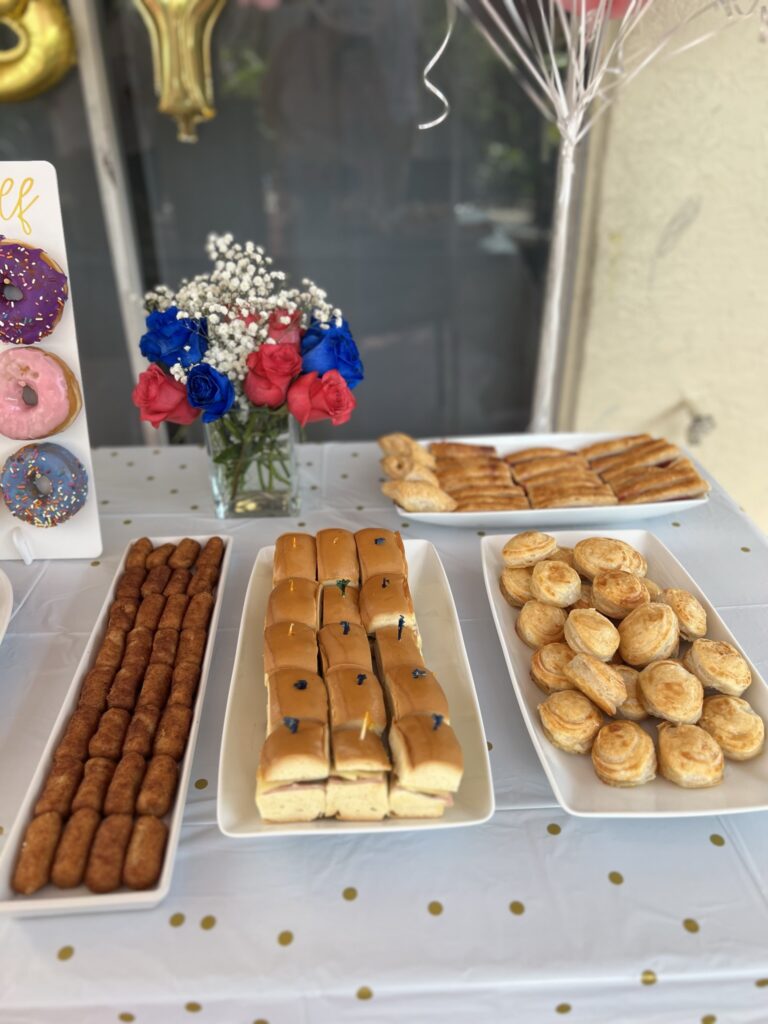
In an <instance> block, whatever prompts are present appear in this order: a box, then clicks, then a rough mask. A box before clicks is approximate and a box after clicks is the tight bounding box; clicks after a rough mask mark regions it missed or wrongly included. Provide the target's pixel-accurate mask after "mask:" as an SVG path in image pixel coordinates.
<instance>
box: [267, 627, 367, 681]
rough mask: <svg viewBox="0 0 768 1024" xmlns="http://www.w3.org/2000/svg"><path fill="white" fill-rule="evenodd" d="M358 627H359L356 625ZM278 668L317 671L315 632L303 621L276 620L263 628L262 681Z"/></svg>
mask: <svg viewBox="0 0 768 1024" xmlns="http://www.w3.org/2000/svg"><path fill="white" fill-rule="evenodd" d="M358 628H359V627H358ZM278 668H298V669H303V670H304V671H305V672H317V633H315V631H314V629H310V627H309V626H306V625H305V624H304V623H303V622H276V623H274V625H272V626H267V627H266V629H265V630H264V682H265V683H266V682H267V680H268V678H269V676H270V675H271V673H272V672H274V671H275V669H278Z"/></svg>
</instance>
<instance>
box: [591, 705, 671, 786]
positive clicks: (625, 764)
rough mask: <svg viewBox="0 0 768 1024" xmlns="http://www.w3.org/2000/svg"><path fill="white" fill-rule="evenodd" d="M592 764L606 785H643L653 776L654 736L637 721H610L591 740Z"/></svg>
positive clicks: (654, 770) (654, 773) (654, 766)
mask: <svg viewBox="0 0 768 1024" xmlns="http://www.w3.org/2000/svg"><path fill="white" fill-rule="evenodd" d="M592 764H593V766H594V769H595V772H596V773H597V777H598V779H600V781H601V782H604V783H605V784H606V785H608V786H642V785H644V784H645V783H646V782H650V781H651V780H652V779H654V778H655V777H656V750H655V748H654V746H653V740H652V739H651V737H650V736H649V735H648V733H647V732H645V730H644V729H642V728H641V727H640V726H639V725H638V724H637V723H636V722H628V721H626V720H623V721H619V722H609V723H608V725H604V726H603V728H602V729H601V730H600V732H599V733H598V734H597V736H596V737H595V741H594V743H593V744H592Z"/></svg>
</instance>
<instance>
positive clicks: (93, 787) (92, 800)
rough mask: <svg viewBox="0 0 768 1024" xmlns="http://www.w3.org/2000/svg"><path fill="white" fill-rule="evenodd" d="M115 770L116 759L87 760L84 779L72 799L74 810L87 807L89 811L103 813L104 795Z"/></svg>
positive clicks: (99, 758) (96, 758)
mask: <svg viewBox="0 0 768 1024" xmlns="http://www.w3.org/2000/svg"><path fill="white" fill-rule="evenodd" d="M114 771H115V764H114V761H108V760H107V758H106V757H92V758H90V760H88V761H86V762H85V769H84V775H83V781H82V782H81V783H80V786H79V787H78V790H77V792H76V793H75V798H74V800H73V801H72V810H73V812H74V811H81V810H83V809H84V808H87V809H88V810H89V811H96V813H97V814H101V808H102V807H103V806H104V795H105V794H106V792H107V789H108V787H109V784H110V782H111V781H112V775H113V774H114Z"/></svg>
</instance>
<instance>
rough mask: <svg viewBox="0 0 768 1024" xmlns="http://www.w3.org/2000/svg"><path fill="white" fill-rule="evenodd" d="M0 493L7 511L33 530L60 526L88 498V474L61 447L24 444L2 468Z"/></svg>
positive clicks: (83, 467) (67, 451) (72, 455)
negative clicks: (28, 524) (34, 528)
mask: <svg viewBox="0 0 768 1024" xmlns="http://www.w3.org/2000/svg"><path fill="white" fill-rule="evenodd" d="M0 490H2V495H3V501H4V502H5V504H6V506H7V508H8V511H9V512H10V513H11V515H14V516H16V518H17V519H21V520H23V521H24V522H25V523H30V524H31V525H32V526H39V527H44V528H45V527H49V526H60V525H61V523H65V522H66V521H67V520H68V519H71V518H72V516H73V515H75V514H76V513H77V512H79V511H80V509H81V508H82V507H83V505H84V504H85V501H86V499H87V497H88V473H87V472H86V469H85V466H84V465H83V464H82V463H81V462H80V460H79V459H78V458H77V456H76V455H74V454H73V453H72V452H71V451H69V449H68V448H64V447H63V446H62V445H60V444H51V443H44V444H25V445H24V447H23V448H19V449H18V451H15V452H14V453H13V455H10V456H9V457H8V458H7V459H6V460H5V464H4V465H3V469H2V474H0Z"/></svg>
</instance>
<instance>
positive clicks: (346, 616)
mask: <svg viewBox="0 0 768 1024" xmlns="http://www.w3.org/2000/svg"><path fill="white" fill-rule="evenodd" d="M359 595H360V591H359V590H358V589H357V587H345V586H344V585H343V583H342V584H337V585H336V586H335V587H323V590H322V600H323V625H324V626H329V625H330V624H331V623H332V622H351V623H352V624H353V625H355V626H362V624H363V620H362V619H361V618H360V604H359Z"/></svg>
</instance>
